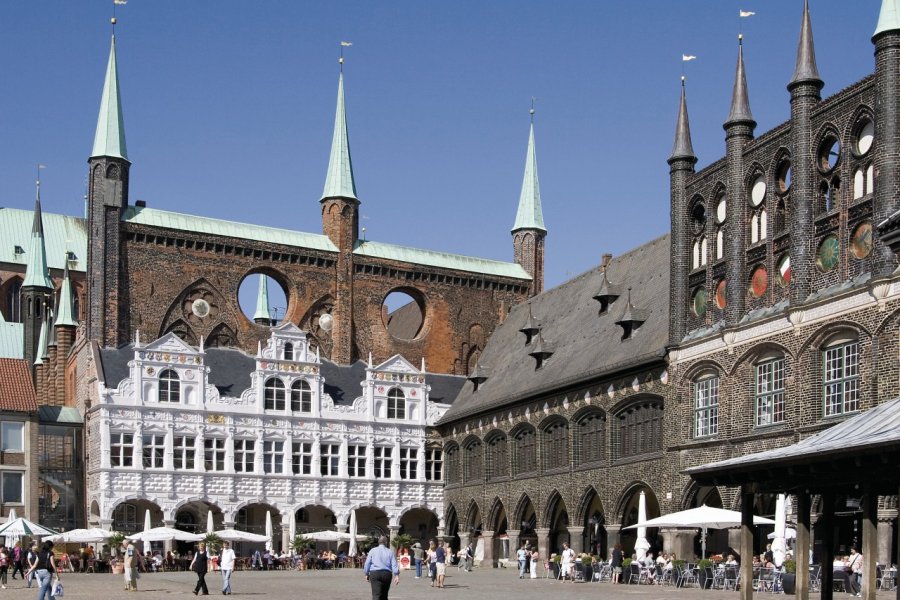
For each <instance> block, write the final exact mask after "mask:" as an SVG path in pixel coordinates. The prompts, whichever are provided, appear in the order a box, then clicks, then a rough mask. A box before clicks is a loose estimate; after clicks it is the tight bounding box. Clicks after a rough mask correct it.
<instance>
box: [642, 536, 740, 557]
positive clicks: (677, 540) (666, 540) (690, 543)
mask: <svg viewBox="0 0 900 600" xmlns="http://www.w3.org/2000/svg"><path fill="white" fill-rule="evenodd" d="M659 533H660V534H661V535H662V539H663V550H665V551H666V552H668V553H669V554H671V553H673V552H674V553H675V555H676V556H677V557H678V558H679V559H681V560H690V559H691V558H692V557H693V555H694V535H695V532H694V530H693V529H692V530H689V531H685V530H684V529H660V530H659ZM737 545H738V546H739V545H740V543H738V544H737Z"/></svg>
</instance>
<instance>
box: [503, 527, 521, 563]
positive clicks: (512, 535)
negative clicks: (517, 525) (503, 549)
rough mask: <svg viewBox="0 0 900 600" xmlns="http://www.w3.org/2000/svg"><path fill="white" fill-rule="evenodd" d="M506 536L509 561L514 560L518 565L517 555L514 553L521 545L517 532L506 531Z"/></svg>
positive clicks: (515, 530) (516, 530)
mask: <svg viewBox="0 0 900 600" xmlns="http://www.w3.org/2000/svg"><path fill="white" fill-rule="evenodd" d="M506 535H508V536H509V560H514V561H516V564H518V561H519V559H518V558H517V556H518V555H517V554H516V553H517V552H518V551H519V546H520V545H521V544H520V543H519V530H518V529H514V530H512V531H510V530H509V529H507V530H506Z"/></svg>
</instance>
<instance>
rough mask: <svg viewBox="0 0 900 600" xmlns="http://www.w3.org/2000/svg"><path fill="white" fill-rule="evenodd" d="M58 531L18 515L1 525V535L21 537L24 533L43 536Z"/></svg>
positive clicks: (31, 535)
mask: <svg viewBox="0 0 900 600" xmlns="http://www.w3.org/2000/svg"><path fill="white" fill-rule="evenodd" d="M55 533H56V532H55V531H53V530H52V529H48V528H46V527H44V526H43V525H38V524H37V523H32V522H31V521H29V520H28V519H26V518H24V517H18V518H16V519H15V520H12V521H7V522H6V523H5V524H4V525H2V526H0V537H7V538H9V537H13V538H19V537H22V536H23V535H27V536H30V537H43V536H45V535H54V534H55Z"/></svg>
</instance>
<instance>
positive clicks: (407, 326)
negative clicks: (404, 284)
mask: <svg viewBox="0 0 900 600" xmlns="http://www.w3.org/2000/svg"><path fill="white" fill-rule="evenodd" d="M421 329H422V311H421V310H420V309H419V305H418V304H416V303H415V302H409V303H408V304H404V305H403V306H401V307H400V308H398V309H397V310H395V311H394V312H392V313H388V316H387V330H388V333H390V334H391V335H392V336H394V337H395V338H398V339H401V340H411V339H414V338H415V337H416V336H417V335H419V331H420V330H421Z"/></svg>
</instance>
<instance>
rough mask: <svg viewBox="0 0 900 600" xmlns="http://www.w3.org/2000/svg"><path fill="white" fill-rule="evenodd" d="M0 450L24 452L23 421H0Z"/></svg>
mask: <svg viewBox="0 0 900 600" xmlns="http://www.w3.org/2000/svg"><path fill="white" fill-rule="evenodd" d="M0 450H2V451H3V452H25V423H22V422H21V421H3V422H2V423H0Z"/></svg>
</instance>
